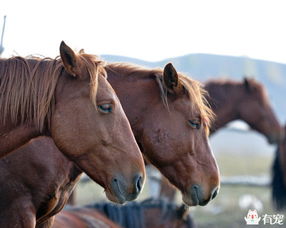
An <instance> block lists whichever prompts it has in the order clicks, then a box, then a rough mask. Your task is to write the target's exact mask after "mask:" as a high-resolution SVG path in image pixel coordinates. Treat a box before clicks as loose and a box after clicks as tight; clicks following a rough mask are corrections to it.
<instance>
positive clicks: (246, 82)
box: [243, 77, 251, 92]
mask: <svg viewBox="0 0 286 228" xmlns="http://www.w3.org/2000/svg"><path fill="white" fill-rule="evenodd" d="M243 85H244V88H245V89H246V91H248V92H250V91H251V82H250V81H249V79H248V78H247V77H245V78H244V79H243Z"/></svg>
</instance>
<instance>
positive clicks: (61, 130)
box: [0, 42, 145, 203]
mask: <svg viewBox="0 0 286 228" xmlns="http://www.w3.org/2000/svg"><path fill="white" fill-rule="evenodd" d="M60 55H61V59H35V58H31V59H24V58H21V57H14V58H10V59H1V60H0V91H1V93H0V116H1V119H0V155H1V156H3V155H5V154H7V153H9V152H11V151H12V150H13V149H15V148H18V147H19V146H21V145H22V144H24V143H26V142H27V141H28V140H29V139H31V138H34V137H36V136H39V135H48V136H51V137H52V138H53V140H54V142H55V144H56V146H57V147H58V148H59V149H60V150H61V152H63V153H64V154H65V155H66V156H67V157H68V158H70V159H72V160H73V161H74V162H75V163H76V164H77V165H78V166H79V167H80V168H81V169H82V170H83V171H84V172H86V173H87V174H88V175H89V176H90V177H91V178H92V179H93V180H94V181H96V182H97V183H99V184H100V185H101V186H103V187H104V188H105V191H106V195H107V197H108V198H109V199H110V200H112V201H114V202H119V203H123V202H125V201H126V200H133V199H135V198H136V196H137V195H138V194H139V192H140V189H141V186H142V184H143V182H144V179H145V169H144V162H143V158H142V155H141V153H140V150H139V147H138V145H137V144H136V141H135V138H134V135H133V134H132V131H131V128H130V125H129V122H128V120H127V118H126V115H125V113H124V111H123V109H122V107H121V104H120V102H119V100H118V98H117V96H116V94H115V92H114V90H113V89H112V87H111V86H110V84H109V83H108V82H107V80H106V72H105V70H104V66H103V62H102V61H100V60H98V59H97V57H96V56H94V55H88V54H85V53H83V52H80V53H79V54H76V53H74V52H73V51H72V49H70V48H69V47H68V46H67V45H66V44H65V43H64V42H62V43H61V45H60ZM122 157H125V160H124V162H118V161H120V160H121V158H122ZM30 159H32V160H33V158H30ZM38 160H41V158H38ZM33 161H34V160H33ZM98 168H102V170H103V168H104V169H105V171H104V172H103V173H101V175H99V174H98V173H97V169H98ZM35 172H37V171H36V170H35Z"/></svg>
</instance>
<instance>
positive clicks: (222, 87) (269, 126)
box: [160, 78, 283, 201]
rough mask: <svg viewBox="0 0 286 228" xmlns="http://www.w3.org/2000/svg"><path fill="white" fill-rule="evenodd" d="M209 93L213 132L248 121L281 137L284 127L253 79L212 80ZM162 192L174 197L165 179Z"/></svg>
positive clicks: (273, 138) (273, 136) (273, 140)
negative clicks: (231, 123) (213, 115)
mask: <svg viewBox="0 0 286 228" xmlns="http://www.w3.org/2000/svg"><path fill="white" fill-rule="evenodd" d="M204 88H205V89H206V91H207V92H208V94H209V96H206V97H207V99H208V102H209V104H210V105H211V108H212V110H213V111H214V113H215V115H216V118H215V120H214V123H213V124H212V127H211V134H213V133H215V132H216V131H217V130H219V129H220V128H222V127H224V126H225V125H226V124H227V123H229V122H231V121H233V120H242V121H245V122H246V123H247V124H248V125H249V126H250V127H251V128H252V129H254V130H256V131H257V132H259V133H261V134H263V135H264V136H265V137H266V138H267V139H268V141H269V143H277V142H278V141H279V140H281V137H282V135H283V134H282V129H281V126H280V124H279V122H278V120H277V117H276V116H275V114H274V112H273V110H272V108H271V105H270V103H269V99H268V96H267V93H266V89H265V87H264V86H263V85H262V84H261V83H259V82H258V81H255V80H254V79H248V78H245V79H244V80H243V82H239V81H235V80H209V81H207V82H206V83H205V87H204ZM160 195H161V196H163V197H165V198H168V199H169V200H170V201H173V200H174V197H175V189H173V188H172V187H170V186H169V184H168V182H166V180H165V179H162V181H161V190H160Z"/></svg>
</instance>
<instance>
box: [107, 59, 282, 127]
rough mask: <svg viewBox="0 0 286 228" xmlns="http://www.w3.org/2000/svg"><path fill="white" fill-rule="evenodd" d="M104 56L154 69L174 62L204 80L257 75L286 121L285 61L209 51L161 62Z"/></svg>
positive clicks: (279, 114) (181, 70) (274, 106)
mask: <svg viewBox="0 0 286 228" xmlns="http://www.w3.org/2000/svg"><path fill="white" fill-rule="evenodd" d="M102 58H103V59H104V60H106V61H108V62H130V63H135V64H138V65H142V66H146V67H151V68H154V67H164V65H165V64H166V63H168V62H172V63H173V64H174V66H175V67H176V69H177V70H178V71H180V72H183V73H186V74H187V75H189V76H191V77H193V78H195V79H197V80H200V81H202V82H204V81H206V80H208V79H210V78H218V77H223V78H232V79H236V80H241V79H242V78H243V77H244V76H250V77H254V78H256V79H257V80H259V81H260V82H262V83H263V84H264V85H265V86H266V88H267V90H268V93H269V96H270V99H271V103H272V105H273V108H274V110H275V112H276V113H277V116H278V117H279V119H280V121H281V122H282V123H283V124H285V122H286V64H281V63H276V62H270V61H264V60H256V59H250V58H248V57H232V56H222V55H210V54H190V55H185V56H180V57H176V58H169V59H165V60H162V61H158V62H148V61H143V60H140V59H134V58H129V57H123V56H114V55H103V56H102Z"/></svg>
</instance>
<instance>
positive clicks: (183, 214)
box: [177, 204, 189, 220]
mask: <svg viewBox="0 0 286 228" xmlns="http://www.w3.org/2000/svg"><path fill="white" fill-rule="evenodd" d="M188 214H189V207H188V206H187V205H185V204H182V205H181V206H180V207H178V209H177V216H178V219H181V220H186V218H187V216H188Z"/></svg>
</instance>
